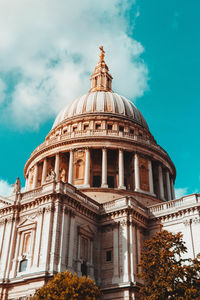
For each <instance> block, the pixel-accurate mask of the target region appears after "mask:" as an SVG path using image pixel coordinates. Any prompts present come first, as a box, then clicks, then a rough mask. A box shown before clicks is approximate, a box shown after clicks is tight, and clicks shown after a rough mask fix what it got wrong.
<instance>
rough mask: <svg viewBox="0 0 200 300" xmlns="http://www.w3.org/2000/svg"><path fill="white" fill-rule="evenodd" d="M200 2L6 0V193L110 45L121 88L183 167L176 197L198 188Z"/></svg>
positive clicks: (0, 15)
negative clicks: (100, 49)
mask: <svg viewBox="0 0 200 300" xmlns="http://www.w3.org/2000/svg"><path fill="white" fill-rule="evenodd" d="M199 11H200V1H198V0H191V1H190V2H189V1H186V0H168V1H160V0H148V1H145V0H136V1H126V0H124V1H119V0H110V1H107V0H102V1H94V0H85V1H81V0H79V1H72V0H67V1H66V0H60V1H59V2H58V1H56V0H51V1H49V0H44V1H40V0H35V1H29V2H28V1H26V0H19V1H16V2H14V3H13V1H11V0H2V1H1V3H0V28H1V31H0V113H1V118H0V141H1V144H0V145H1V147H0V157H1V167H0V194H1V195H6V194H7V193H8V192H9V191H10V189H9V185H10V184H12V183H13V182H14V181H15V179H16V177H17V176H19V177H20V179H21V180H22V182H23V184H24V178H23V168H24V164H25V162H26V160H27V159H28V157H29V156H30V154H31V152H32V151H33V150H34V149H35V147H36V146H37V145H38V144H40V143H41V142H42V141H43V140H44V138H45V136H46V135H47V133H48V132H49V130H50V129H51V126H52V123H53V120H54V118H55V116H56V114H57V113H58V112H59V110H60V109H61V108H62V107H63V106H65V105H66V104H67V103H69V102H70V101H71V100H72V99H74V98H76V97H78V96H80V95H81V94H84V93H86V92H87V91H88V90H89V85H90V80H89V76H90V74H91V73H92V72H93V70H94V67H95V64H96V62H97V60H98V46H99V45H101V44H103V45H104V48H105V50H106V62H107V64H108V66H109V68H110V73H111V74H112V76H113V78H114V79H113V89H114V91H115V92H118V93H119V94H121V95H124V96H126V97H127V98H129V99H131V100H133V101H134V103H135V104H136V106H137V107H138V108H139V109H140V110H141V112H142V113H143V115H144V117H145V118H146V120H147V122H148V124H149V127H150V130H151V132H152V134H153V135H154V137H155V138H156V140H157V142H158V143H159V144H160V145H161V146H162V147H163V148H164V149H165V150H166V151H167V152H168V153H169V155H170V157H171V158H172V160H173V162H174V164H175V166H176V169H177V179H176V189H177V195H178V196H181V195H182V194H189V193H193V192H199V190H200V188H199V186H200V168H199V166H200V159H199V149H200V139H199V128H200V125H199V110H200V99H199V98H200V73H199V70H200V54H199V53H200V34H199V32H200V18H199Z"/></svg>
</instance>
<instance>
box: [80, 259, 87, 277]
mask: <svg viewBox="0 0 200 300" xmlns="http://www.w3.org/2000/svg"><path fill="white" fill-rule="evenodd" d="M81 273H82V276H84V275H85V276H87V265H86V262H85V261H83V263H82V264H81Z"/></svg>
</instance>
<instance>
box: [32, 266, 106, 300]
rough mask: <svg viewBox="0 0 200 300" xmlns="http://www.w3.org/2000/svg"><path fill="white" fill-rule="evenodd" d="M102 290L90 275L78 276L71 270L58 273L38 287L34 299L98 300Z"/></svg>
mask: <svg viewBox="0 0 200 300" xmlns="http://www.w3.org/2000/svg"><path fill="white" fill-rule="evenodd" d="M100 295H101V292H100V290H99V288H98V287H97V286H96V284H95V282H94V281H93V280H92V279H91V278H89V277H85V276H83V277H78V276H77V275H76V274H72V273H71V272H69V271H66V272H64V273H58V274H56V275H55V276H54V278H53V279H52V280H51V281H49V282H48V283H47V284H46V285H44V286H43V287H41V288H40V289H38V290H37V291H36V293H35V295H34V296H33V298H32V299H33V300H42V299H45V300H77V299H78V300H96V299H99V297H100Z"/></svg>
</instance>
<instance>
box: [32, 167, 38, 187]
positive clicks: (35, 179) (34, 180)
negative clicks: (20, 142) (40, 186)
mask: <svg viewBox="0 0 200 300" xmlns="http://www.w3.org/2000/svg"><path fill="white" fill-rule="evenodd" d="M37 180H38V164H35V169H34V176H33V189H35V188H36V187H37Z"/></svg>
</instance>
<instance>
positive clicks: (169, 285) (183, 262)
mask: <svg viewBox="0 0 200 300" xmlns="http://www.w3.org/2000/svg"><path fill="white" fill-rule="evenodd" d="M186 252H187V248H186V246H185V242H184V241H183V239H182V234H181V233H180V232H179V233H177V234H173V233H171V232H168V231H166V230H164V231H161V232H158V233H157V234H156V235H154V236H153V237H152V238H151V239H150V240H147V241H145V242H144V248H143V251H142V254H141V262H140V264H139V267H140V268H141V272H140V274H139V276H140V277H141V278H142V279H144V282H145V285H144V286H143V287H141V288H140V299H146V300H147V299H149V300H150V299H151V300H157V299H159V300H166V299H179V300H182V299H184V300H185V299H186V300H189V299H200V256H197V258H196V259H183V254H185V253H186Z"/></svg>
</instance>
